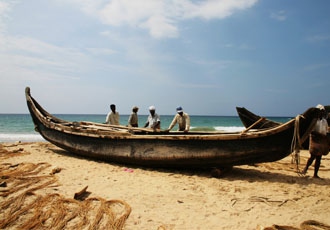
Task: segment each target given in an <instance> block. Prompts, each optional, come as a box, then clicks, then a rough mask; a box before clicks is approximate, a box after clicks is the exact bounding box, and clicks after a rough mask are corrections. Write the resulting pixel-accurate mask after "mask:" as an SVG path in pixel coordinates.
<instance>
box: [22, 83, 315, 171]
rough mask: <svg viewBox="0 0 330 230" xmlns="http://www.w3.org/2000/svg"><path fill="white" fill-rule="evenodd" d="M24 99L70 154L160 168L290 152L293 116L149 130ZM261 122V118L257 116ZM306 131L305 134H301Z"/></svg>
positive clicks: (39, 127) (311, 119) (308, 116)
mask: <svg viewBox="0 0 330 230" xmlns="http://www.w3.org/2000/svg"><path fill="white" fill-rule="evenodd" d="M26 101H27V106H28V109H29V111H30V114H31V117H32V120H33V122H34V124H35V129H36V131H38V132H39V133H40V134H41V135H42V136H43V138H45V139H46V140H47V141H49V142H51V143H53V144H55V145H57V146H59V147H60V148H63V149H65V150H67V151H70V152H72V153H73V154H76V155H80V156H84V157H89V158H92V159H101V160H105V161H109V162H116V163H121V164H134V165H137V166H147V167H162V168H174V167H175V168H182V169H186V168H205V167H208V168H211V167H221V168H228V167H231V166H234V165H243V164H254V163H261V162H270V161H276V160H280V159H282V158H284V157H286V156H288V155H289V154H290V153H291V144H292V140H293V135H294V128H295V127H294V126H295V120H294V119H292V120H290V121H288V122H287V123H285V124H280V125H277V126H276V127H272V128H267V129H262V130H251V131H250V130H247V131H246V132H244V133H241V132H231V133H229V132H218V131H210V132H188V133H184V132H163V131H158V132H154V131H153V130H149V129H144V128H131V127H126V126H111V125H107V124H99V123H93V122H86V121H81V122H68V121H64V120H61V119H58V118H56V117H54V116H52V115H51V114H49V113H48V112H47V111H46V110H44V109H43V108H42V107H41V106H40V105H39V104H38V102H37V101H36V100H35V99H34V98H33V97H32V96H31V94H30V88H28V87H27V88H26ZM316 110H317V109H315V108H311V109H308V110H307V111H306V112H305V113H304V118H303V119H301V121H300V122H299V126H300V127H299V131H300V133H299V135H300V136H304V137H306V130H309V127H310V126H312V125H314V123H315V121H316V119H315V117H316V116H317V114H318V112H317V111H316ZM261 123H262V122H261ZM307 136H308V135H307Z"/></svg>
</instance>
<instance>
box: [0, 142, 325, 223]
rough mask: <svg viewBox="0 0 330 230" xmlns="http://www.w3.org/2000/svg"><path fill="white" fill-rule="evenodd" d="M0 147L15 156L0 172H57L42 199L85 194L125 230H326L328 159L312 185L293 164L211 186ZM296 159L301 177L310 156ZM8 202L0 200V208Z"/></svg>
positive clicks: (40, 148) (24, 147)
mask: <svg viewBox="0 0 330 230" xmlns="http://www.w3.org/2000/svg"><path fill="white" fill-rule="evenodd" d="M2 145H3V148H4V149H6V150H8V151H10V152H14V153H15V154H12V155H13V156H11V157H5V158H2V159H1V164H11V165H15V164H21V163H33V164H38V163H42V162H47V163H48V164H50V167H49V168H48V169H46V170H47V174H48V173H50V172H51V171H52V169H56V168H57V169H61V170H59V171H58V172H57V173H56V174H55V175H54V176H56V178H57V179H58V185H56V186H55V185H54V186H52V187H49V188H48V189H47V190H45V192H47V193H51V192H54V193H55V192H56V193H59V194H61V195H62V196H64V197H68V198H72V197H73V196H74V194H75V193H77V192H78V191H81V190H82V189H83V188H85V187H86V186H88V188H87V191H88V193H89V196H88V197H102V198H104V199H105V200H121V201H125V202H126V203H127V204H128V205H129V206H130V208H131V213H130V215H129V217H128V218H127V220H126V221H125V224H124V227H123V229H146V230H149V229H166V230H170V229H173V230H174V229H263V227H269V226H272V225H273V224H277V225H289V226H295V227H299V225H300V223H302V222H303V221H306V220H316V221H319V222H322V223H325V224H330V220H329V217H328V216H329V211H330V192H329V185H330V160H329V159H330V158H329V156H330V155H328V156H324V157H323V158H322V162H321V168H320V171H319V176H320V177H322V179H316V178H312V175H313V169H314V168H313V165H312V166H311V167H310V168H309V171H308V172H307V175H306V176H299V175H298V174H297V173H296V172H295V165H293V164H291V156H289V157H287V158H285V159H283V160H281V161H277V162H272V163H264V164H257V165H249V166H239V167H234V168H233V170H232V171H230V172H227V174H225V175H223V176H222V177H221V178H215V177H212V176H211V170H205V171H174V170H155V169H147V168H138V167H132V166H129V165H116V164H111V163H106V162H101V161H94V160H91V159H84V158H81V157H77V156H74V155H71V154H70V153H68V152H66V151H64V150H62V149H60V148H58V147H56V146H54V145H52V144H50V143H48V142H38V143H16V144H13V143H4V144H2ZM300 155H301V157H300V159H301V164H300V166H299V167H300V168H301V169H302V168H303V167H304V164H305V162H306V160H307V159H308V157H309V153H308V151H306V150H304V151H301V152H300ZM1 189H4V188H0V191H1ZM6 199H8V197H0V202H4V201H6ZM1 218H4V217H3V215H1V214H0V222H1ZM8 229H15V227H14V226H13V227H11V228H8Z"/></svg>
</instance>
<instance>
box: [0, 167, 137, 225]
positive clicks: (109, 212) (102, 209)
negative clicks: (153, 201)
mask: <svg viewBox="0 0 330 230" xmlns="http://www.w3.org/2000/svg"><path fill="white" fill-rule="evenodd" d="M49 166H50V165H49V164H47V163H40V164H32V163H22V164H17V165H10V164H2V165H0V180H4V181H5V182H6V186H7V185H8V187H4V188H3V187H1V188H0V210H1V212H0V229H4V228H15V229H116V230H117V229H122V228H123V226H124V224H125V221H126V220H127V218H128V216H129V215H130V213H131V207H130V206H129V205H128V204H127V203H126V202H124V201H121V200H105V199H103V198H100V197H95V198H88V199H85V200H83V201H78V200H75V199H73V198H65V197H64V196H62V195H60V194H57V193H51V192H49V189H50V188H51V187H57V186H59V184H58V180H57V178H56V176H54V175H53V174H51V175H49V174H48V175H41V176H38V175H37V174H39V173H43V170H45V169H47V168H48V167H49ZM43 174H44V173H43ZM41 189H45V190H42V191H40V190H41ZM38 192H39V193H40V194H38ZM41 194H43V195H41ZM44 194H46V195H44Z"/></svg>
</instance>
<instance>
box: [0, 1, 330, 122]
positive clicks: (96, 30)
mask: <svg viewBox="0 0 330 230" xmlns="http://www.w3.org/2000/svg"><path fill="white" fill-rule="evenodd" d="M329 12H330V1H329V0H315V1H314V0H290V1H288V0H205V1H202V0H143V1H135V0H47V1H45V0H0V96H1V100H0V113H27V112H28V110H27V107H26V102H25V96H24V89H25V87H26V86H30V87H31V93H32V96H34V98H36V99H37V100H38V101H39V103H40V104H41V105H42V106H43V107H44V108H45V109H46V110H48V112H50V113H83V114H87V113H95V114H106V113H107V112H108V111H109V104H111V103H115V104H116V105H117V110H118V111H119V113H121V114H129V113H130V111H131V107H132V106H134V105H137V106H139V107H140V111H139V113H140V114H147V113H148V107H149V106H150V105H155V106H156V108H157V112H158V113H159V114H160V115H162V114H174V113H175V108H176V107H177V106H179V105H181V106H182V107H183V109H184V110H185V111H186V112H188V113H189V114H191V115H236V111H235V107H236V106H244V107H246V108H248V109H250V110H252V111H254V112H255V113H258V114H260V115H264V116H272V115H274V116H281V115H283V116H286V115H287V116H295V115H297V114H299V113H302V112H304V111H305V110H306V109H307V108H308V107H311V106H315V105H317V104H318V103H321V104H325V105H328V104H330V13H329Z"/></svg>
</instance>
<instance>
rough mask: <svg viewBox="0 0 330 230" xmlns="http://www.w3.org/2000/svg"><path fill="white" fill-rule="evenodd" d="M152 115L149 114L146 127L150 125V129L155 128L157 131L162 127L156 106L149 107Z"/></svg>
mask: <svg viewBox="0 0 330 230" xmlns="http://www.w3.org/2000/svg"><path fill="white" fill-rule="evenodd" d="M149 112H150V115H149V116H148V119H147V122H146V124H145V125H144V127H145V128H146V127H148V128H150V129H154V131H156V130H157V129H158V130H159V129H160V116H159V115H158V114H157V113H156V108H155V106H153V105H152V106H150V107H149Z"/></svg>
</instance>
